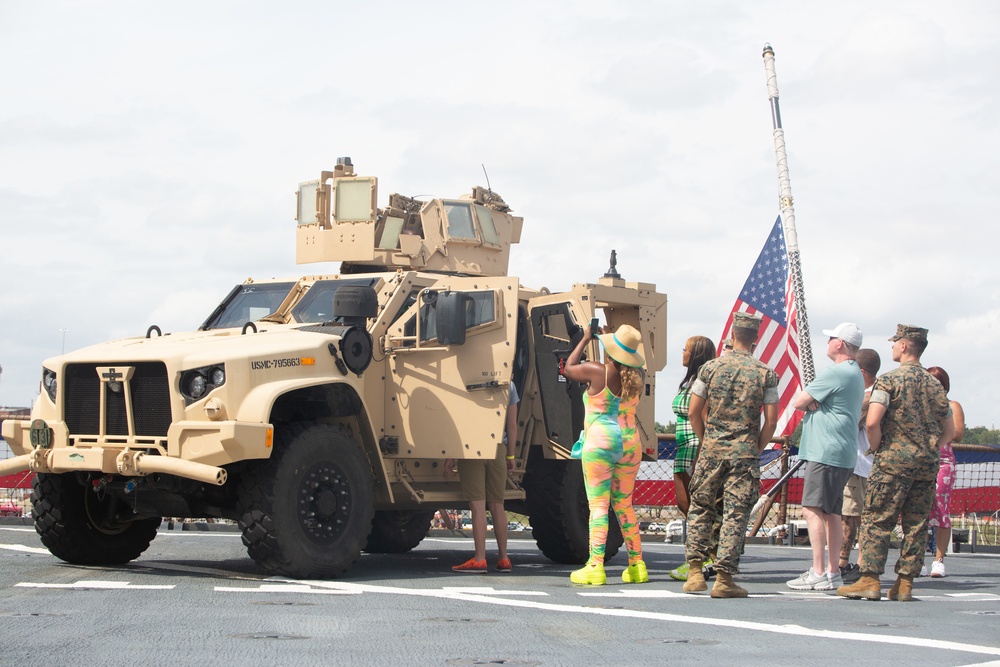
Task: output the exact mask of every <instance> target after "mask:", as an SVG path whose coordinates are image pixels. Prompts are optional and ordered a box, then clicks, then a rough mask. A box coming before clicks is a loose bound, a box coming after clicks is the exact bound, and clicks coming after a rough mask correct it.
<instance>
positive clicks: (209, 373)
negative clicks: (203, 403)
mask: <svg viewBox="0 0 1000 667" xmlns="http://www.w3.org/2000/svg"><path fill="white" fill-rule="evenodd" d="M225 383H226V367H225V366H224V365H221V364H220V365H216V366H202V367H201V368H192V369H191V370H189V371H184V372H183V373H181V394H183V396H184V398H185V399H187V402H188V403H193V402H194V401H198V400H201V399H202V398H204V396H205V395H206V394H208V393H209V392H210V391H212V390H213V389H216V388H218V387H221V386H222V385H224V384H225Z"/></svg>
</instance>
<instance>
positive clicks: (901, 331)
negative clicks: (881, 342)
mask: <svg viewBox="0 0 1000 667" xmlns="http://www.w3.org/2000/svg"><path fill="white" fill-rule="evenodd" d="M900 338H909V339H910V340H922V341H926V340H927V329H923V328H921V327H917V326H913V325H912V324H897V325H896V335H895V336H893V337H892V338H890V339H889V340H891V341H892V342H896V341H897V340H899V339H900Z"/></svg>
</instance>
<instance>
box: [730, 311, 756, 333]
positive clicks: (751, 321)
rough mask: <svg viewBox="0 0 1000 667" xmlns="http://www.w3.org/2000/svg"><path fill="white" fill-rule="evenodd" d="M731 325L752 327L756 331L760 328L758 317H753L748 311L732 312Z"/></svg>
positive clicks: (740, 327)
mask: <svg viewBox="0 0 1000 667" xmlns="http://www.w3.org/2000/svg"><path fill="white" fill-rule="evenodd" d="M733 326H734V327H737V328H739V329H752V330H753V331H757V330H758V329H759V328H760V318H759V317H754V316H753V315H751V314H750V313H734V314H733Z"/></svg>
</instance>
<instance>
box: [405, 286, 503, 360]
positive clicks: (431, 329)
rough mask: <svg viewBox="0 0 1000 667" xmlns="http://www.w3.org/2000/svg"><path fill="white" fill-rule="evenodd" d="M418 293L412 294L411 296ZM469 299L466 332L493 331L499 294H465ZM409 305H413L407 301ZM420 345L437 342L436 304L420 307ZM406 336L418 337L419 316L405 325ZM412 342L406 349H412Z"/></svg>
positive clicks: (425, 304) (408, 320) (493, 292)
mask: <svg viewBox="0 0 1000 667" xmlns="http://www.w3.org/2000/svg"><path fill="white" fill-rule="evenodd" d="M415 294H416V293H415V292H414V293H412V294H411V296H413V295H415ZM465 295H466V296H467V297H468V301H467V302H466V307H465V329H466V331H468V332H470V333H472V332H478V331H482V330H486V329H492V328H493V327H494V326H496V325H497V299H498V296H497V293H496V292H495V291H493V290H489V291H485V292H465ZM407 303H413V302H412V301H410V300H407ZM419 316H420V343H421V344H425V343H428V342H430V341H434V340H437V311H436V309H435V304H434V303H424V304H423V305H421V306H420V311H419ZM402 333H403V335H404V336H416V334H417V316H416V315H411V316H410V317H409V319H407V320H406V322H405V323H404V324H403V332H402ZM412 345H413V343H412V342H410V341H406V342H404V343H403V346H404V347H411V346H412Z"/></svg>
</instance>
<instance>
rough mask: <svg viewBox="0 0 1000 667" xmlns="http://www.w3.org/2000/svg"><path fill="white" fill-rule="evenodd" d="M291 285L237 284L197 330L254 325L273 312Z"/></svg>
mask: <svg viewBox="0 0 1000 667" xmlns="http://www.w3.org/2000/svg"><path fill="white" fill-rule="evenodd" d="M294 285H295V283H294V282H287V283H260V284H253V285H237V286H236V288H235V289H233V291H232V292H230V293H229V295H228V296H227V297H226V298H225V299H223V301H222V303H220V304H219V306H218V307H217V308H216V309H215V311H214V312H213V313H212V314H211V315H209V316H208V319H207V320H205V323H204V324H202V325H201V328H202V329H203V330H208V329H228V328H231V327H241V326H243V325H244V324H246V323H247V322H256V321H257V320H259V319H260V318H262V317H265V316H267V315H270V314H271V313H273V312H274V311H276V310H277V309H278V306H280V305H281V302H282V301H284V300H285V297H286V296H287V295H288V292H289V290H291V289H292V287H293V286H294Z"/></svg>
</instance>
